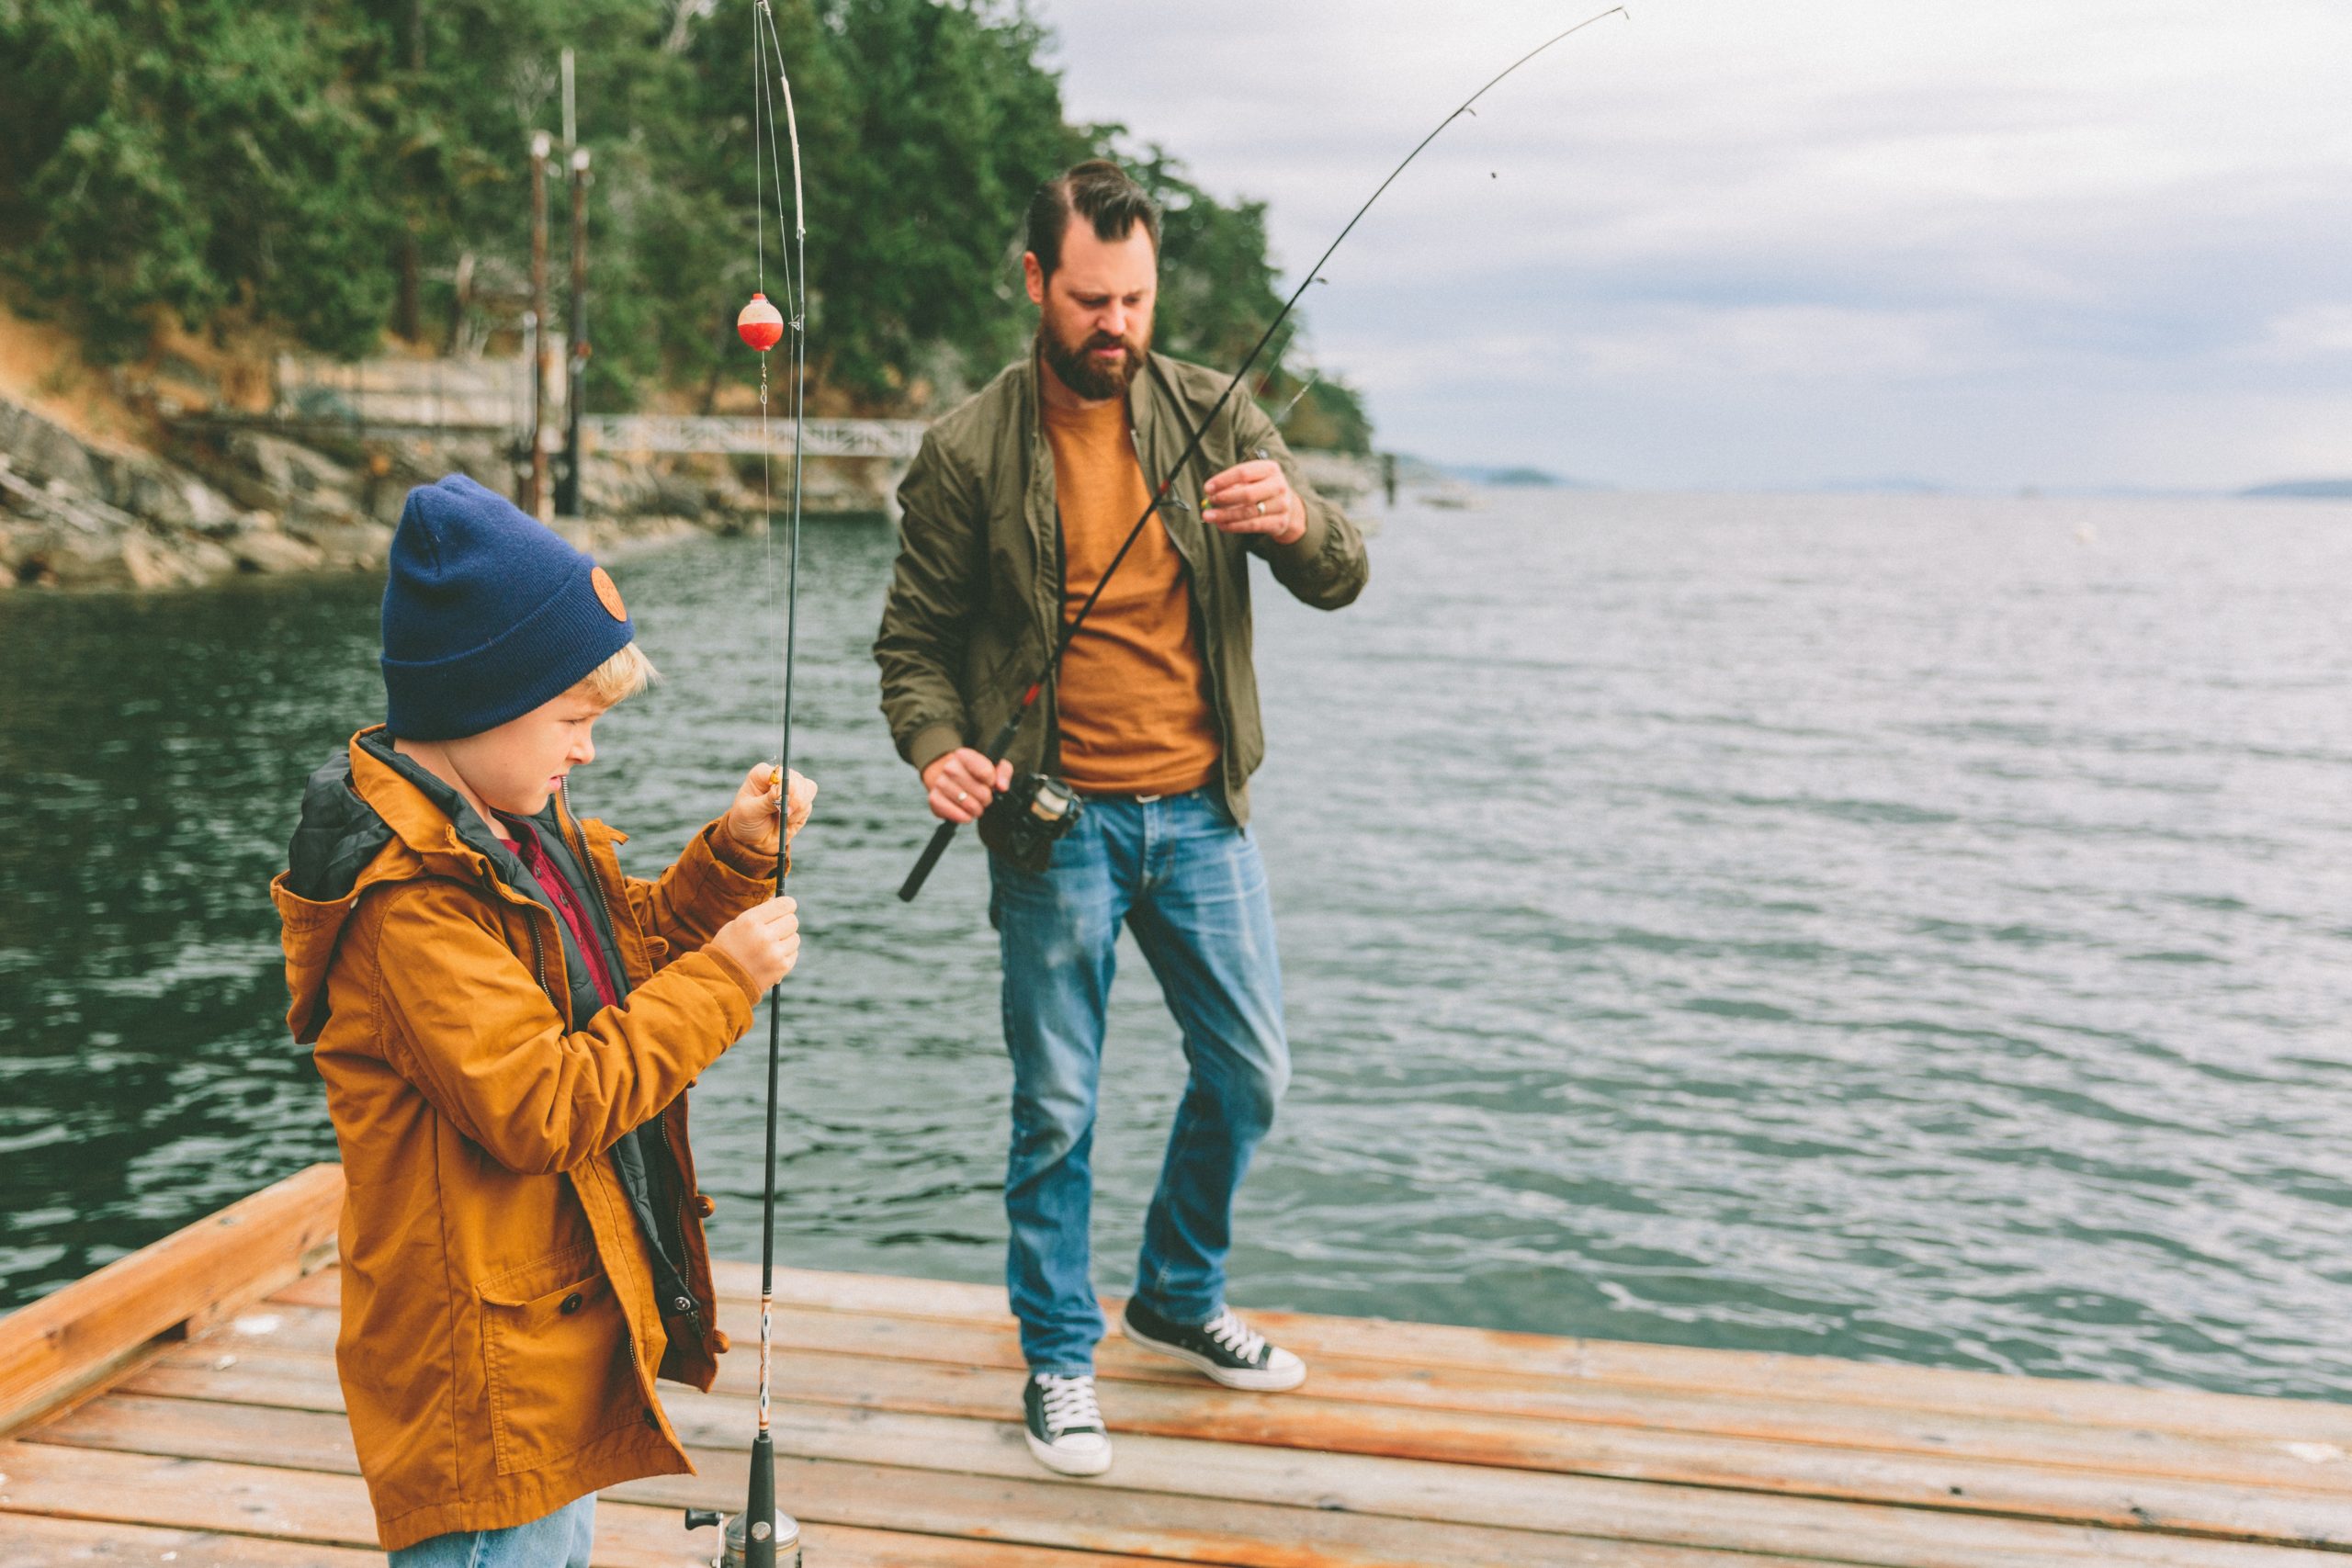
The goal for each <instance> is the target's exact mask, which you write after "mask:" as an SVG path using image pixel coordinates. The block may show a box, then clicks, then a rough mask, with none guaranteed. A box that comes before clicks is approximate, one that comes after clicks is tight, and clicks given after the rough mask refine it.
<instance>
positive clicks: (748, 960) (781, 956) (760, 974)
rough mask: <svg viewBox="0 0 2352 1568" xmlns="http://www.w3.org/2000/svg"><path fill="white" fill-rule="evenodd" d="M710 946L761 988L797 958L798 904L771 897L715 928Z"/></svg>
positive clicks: (789, 968)
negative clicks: (714, 934)
mask: <svg viewBox="0 0 2352 1568" xmlns="http://www.w3.org/2000/svg"><path fill="white" fill-rule="evenodd" d="M804 782H805V781H804ZM710 948H711V951H712V952H714V953H725V954H726V955H727V956H728V957H729V958H731V959H733V960H734V961H735V964H736V966H737V967H738V968H740V969H741V970H742V971H743V973H744V974H746V975H749V976H751V977H752V984H753V985H754V986H757V987H759V988H760V989H761V990H763V991H764V990H766V989H767V988H768V987H770V986H773V985H775V983H776V982H777V981H778V980H781V979H783V978H784V977H785V976H786V975H789V974H791V973H792V966H793V965H794V964H797V963H798V962H799V961H800V906H799V905H798V904H797V903H796V902H794V901H793V900H792V899H790V898H771V899H769V900H768V901H767V902H766V903H764V904H761V905H759V906H757V907H756V908H750V909H746V910H744V911H743V912H742V913H741V914H740V915H738V916H736V917H735V918H734V919H731V920H729V921H728V922H727V923H726V924H725V925H723V926H721V927H719V928H718V935H717V936H715V937H712V938H711V939H710Z"/></svg>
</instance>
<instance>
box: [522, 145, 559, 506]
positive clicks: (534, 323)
mask: <svg viewBox="0 0 2352 1568" xmlns="http://www.w3.org/2000/svg"><path fill="white" fill-rule="evenodd" d="M551 146H552V143H551V142H550V141H549V140H548V133H547V132H546V131H544V130H535V131H533V132H532V133H531V481H530V484H529V487H528V488H527V490H526V491H525V502H524V506H523V510H524V511H526V512H527V513H530V514H531V515H532V516H534V517H537V519H538V520H539V521H540V522H542V523H547V522H550V521H552V520H553V519H554V516H555V507H554V501H555V497H554V496H553V494H552V493H550V491H548V442H547V435H548V382H549V381H552V380H553V379H555V344H554V342H553V340H551V339H550V338H549V337H548V152H549V151H550V150H551Z"/></svg>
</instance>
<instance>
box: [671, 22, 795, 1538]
mask: <svg viewBox="0 0 2352 1568" xmlns="http://www.w3.org/2000/svg"><path fill="white" fill-rule="evenodd" d="M752 43H753V51H752V81H753V83H754V84H755V85H756V92H755V96H754V98H753V103H752V213H753V221H752V234H753V236H754V238H755V243H756V245H757V255H758V267H759V283H760V288H759V289H758V290H757V291H756V292H754V293H753V294H752V299H751V302H750V303H749V304H747V305H745V306H744V307H743V309H742V310H741V313H740V314H739V315H738V316H737V317H736V319H735V331H736V333H737V334H738V335H739V336H741V338H742V340H743V342H744V343H745V344H748V345H750V346H751V348H752V349H753V350H754V351H755V352H757V353H758V355H759V356H760V508H761V522H762V535H763V537H765V538H767V539H769V540H770V543H769V546H768V553H769V562H768V570H767V577H768V581H769V583H770V586H771V592H773V585H774V582H775V561H774V556H775V545H774V543H773V540H774V536H775V526H774V519H773V515H772V514H773V512H774V498H773V494H772V488H773V487H772V480H771V475H770V463H771V458H770V453H771V451H772V449H773V448H772V446H771V444H770V442H769V438H768V351H769V350H770V349H772V348H774V347H775V345H776V343H777V341H778V340H779V339H781V338H782V337H783V335H784V333H785V329H786V326H787V325H788V326H789V327H790V328H791V332H792V501H791V506H790V511H789V513H788V514H787V522H786V531H785V537H786V557H785V558H786V568H785V605H784V612H785V613H784V715H783V729H784V738H783V743H782V745H781V747H780V748H779V750H778V752H777V757H776V764H775V767H776V773H775V783H776V784H777V785H778V787H779V788H780V789H781V791H782V795H781V797H780V799H779V800H778V803H777V807H776V857H775V897H779V898H781V897H784V883H785V876H786V868H787V867H788V865H789V863H790V858H791V857H790V846H789V845H788V844H787V843H786V834H787V832H788V830H789V829H790V828H791V825H792V675H793V660H794V653H795V650H796V648H797V642H798V635H797V634H798V630H799V620H800V498H801V490H800V469H801V466H802V465H801V458H802V441H803V437H804V434H805V425H806V423H807V422H806V419H805V417H804V415H805V412H806V408H807V397H808V379H809V378H808V367H809V333H808V324H809V272H808V264H809V224H808V212H807V209H806V206H805V204H804V203H803V201H802V198H801V182H800V122H799V118H798V117H797V115H796V114H795V113H794V112H793V107H792V78H791V77H790V76H789V75H788V74H787V73H786V71H785V68H784V44H783V40H782V39H779V38H778V37H777V36H776V29H775V13H774V12H773V11H772V10H771V9H770V8H769V0H754V5H753V7H752ZM771 63H773V64H774V66H775V80H776V86H777V88H778V89H779V90H780V92H781V95H782V96H783V99H784V128H785V133H786V138H787V139H788V140H789V141H790V142H791V145H792V231H791V234H790V235H789V245H788V246H786V244H785V243H784V241H785V238H786V237H785V236H784V235H783V234H782V229H783V223H784V212H783V207H784V171H783V168H782V166H781V165H780V164H777V162H776V160H777V152H776V134H775V131H776V125H775V99H774V98H773V97H771V96H769V91H768V81H767V68H768V66H769V65H770V64H771ZM763 127H764V130H765V136H764V146H765V150H766V152H767V156H768V162H769V164H770V165H771V169H772V170H773V173H774V175H775V194H776V209H777V210H776V224H777V229H778V231H779V239H778V248H779V249H780V250H782V251H784V252H785V257H784V259H785V300H786V303H787V304H789V305H790V306H791V307H792V315H791V317H790V320H789V321H786V317H785V315H784V313H783V312H782V311H780V310H777V309H776V308H775V305H773V304H772V303H770V302H769V300H768V298H767V292H766V289H767V239H766V224H767V213H766V195H765V186H764V184H763V181H764V177H765V175H766V173H767V172H768V171H763V170H762V169H761V167H760V153H761V151H762V147H763V134H762V131H763ZM783 1060H784V991H783V987H781V986H778V987H774V988H772V989H771V990H770V991H769V992H768V1103H767V1144H766V1156H765V1158H764V1159H763V1163H762V1166H761V1175H762V1180H761V1192H760V1399H759V1429H758V1431H757V1432H756V1433H755V1434H754V1435H753V1437H752V1454H751V1478H750V1483H749V1485H748V1487H747V1489H746V1496H745V1499H744V1504H743V1511H742V1512H741V1514H739V1515H737V1516H736V1517H734V1519H732V1520H731V1521H728V1522H727V1524H726V1528H725V1529H723V1530H722V1531H721V1533H720V1538H719V1552H718V1557H717V1558H715V1559H714V1560H713V1562H714V1568H777V1564H778V1563H779V1562H782V1563H783V1564H784V1568H799V1563H800V1527H799V1525H798V1524H797V1522H796V1521H794V1520H793V1519H792V1518H791V1517H790V1516H788V1515H786V1514H782V1513H779V1512H777V1510H776V1506H775V1439H774V1438H773V1437H771V1435H770V1433H769V1430H768V1402H769V1382H770V1374H771V1372H772V1370H773V1367H774V1364H775V1186H776V1183H775V1145H776V1113H777V1102H778V1085H779V1078H780V1074H781V1071H782V1065H783ZM718 1523H720V1517H719V1516H718V1514H717V1513H715V1512H710V1511H707V1510H704V1509H688V1510H687V1511H686V1528H687V1529H699V1528H701V1527H702V1526H705V1525H713V1524H718Z"/></svg>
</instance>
